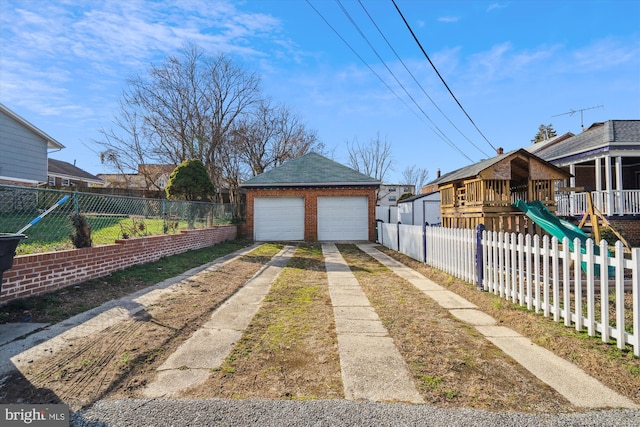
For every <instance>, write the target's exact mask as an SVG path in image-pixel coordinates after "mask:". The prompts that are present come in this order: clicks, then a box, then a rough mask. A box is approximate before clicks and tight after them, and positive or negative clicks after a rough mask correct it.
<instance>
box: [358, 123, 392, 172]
mask: <svg viewBox="0 0 640 427" xmlns="http://www.w3.org/2000/svg"><path fill="white" fill-rule="evenodd" d="M347 150H348V151H349V166H351V167H352V168H353V169H355V170H357V171H358V172H360V173H363V174H365V175H368V176H371V177H373V178H375V179H377V180H380V181H384V177H385V175H386V173H387V172H388V171H389V170H393V167H392V165H393V159H392V158H391V145H390V144H389V143H388V142H387V140H386V138H385V140H384V141H381V140H380V133H378V134H377V136H376V138H375V139H372V140H371V141H370V142H369V144H367V145H361V144H360V143H359V142H358V139H357V138H354V140H353V141H352V142H351V143H349V142H347Z"/></svg>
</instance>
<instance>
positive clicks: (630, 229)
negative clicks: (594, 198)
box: [608, 217, 640, 248]
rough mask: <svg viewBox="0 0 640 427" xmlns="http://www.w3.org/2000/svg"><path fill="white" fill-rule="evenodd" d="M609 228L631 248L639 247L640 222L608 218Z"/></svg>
mask: <svg viewBox="0 0 640 427" xmlns="http://www.w3.org/2000/svg"><path fill="white" fill-rule="evenodd" d="M608 220H609V223H610V224H611V226H612V227H613V228H614V229H615V230H616V231H617V232H619V233H620V234H622V236H623V237H624V239H625V240H626V241H627V243H629V245H631V246H632V247H635V248H637V247H639V246H640V220H639V219H635V218H631V219H612V218H611V217H609V218H608Z"/></svg>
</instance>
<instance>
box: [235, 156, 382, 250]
mask: <svg viewBox="0 0 640 427" xmlns="http://www.w3.org/2000/svg"><path fill="white" fill-rule="evenodd" d="M379 185H380V182H379V181H377V180H375V179H374V178H371V177H369V176H366V175H364V174H361V173H359V172H357V171H355V170H353V169H351V168H348V167H346V166H344V165H341V164H340V163H337V162H335V161H333V160H330V159H327V158H326V157H323V156H321V155H319V154H317V153H308V154H305V155H304V156H301V157H298V158H296V159H293V160H291V161H289V162H287V163H285V164H283V165H282V166H280V167H278V168H275V169H272V170H270V171H267V172H265V173H263V174H261V175H258V176H256V177H254V178H252V179H250V180H248V181H245V182H244V183H243V184H242V187H243V188H244V189H245V191H246V206H247V215H246V226H245V227H244V231H245V233H246V234H247V235H248V236H249V237H253V238H254V239H255V240H275V241H277V240H305V241H318V240H369V241H375V206H376V190H377V189H378V187H379Z"/></svg>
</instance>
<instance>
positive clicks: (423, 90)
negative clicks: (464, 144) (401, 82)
mask: <svg viewBox="0 0 640 427" xmlns="http://www.w3.org/2000/svg"><path fill="white" fill-rule="evenodd" d="M358 3H360V6H361V7H362V9H363V10H364V12H365V13H366V14H367V16H368V17H369V20H370V21H371V23H372V24H373V25H374V26H375V27H376V30H378V33H379V34H380V36H381V37H382V38H383V39H384V41H385V42H386V43H387V46H388V47H389V49H391V51H392V52H393V53H394V55H395V56H396V58H397V59H398V61H400V63H401V64H402V66H403V67H404V69H405V70H406V71H407V73H409V75H410V76H411V78H412V79H413V81H414V82H415V84H416V85H418V87H419V88H420V89H421V90H422V93H423V94H424V95H425V96H426V97H427V98H428V99H429V101H431V103H432V104H433V106H434V107H436V109H437V110H438V111H439V112H440V114H442V116H443V117H444V118H445V119H447V121H448V122H449V124H451V126H453V127H454V128H455V130H457V131H458V133H459V134H460V135H461V136H462V137H463V138H464V139H466V140H467V141H468V142H469V144H471V145H473V146H474V147H475V148H476V149H477V150H478V151H480V152H481V153H482V154H484V155H485V156H487V157H490V156H489V155H488V154H487V153H485V152H484V151H482V149H481V148H480V147H478V146H477V145H476V144H474V143H473V141H471V140H470V139H469V138H468V137H467V136H466V135H465V134H464V133H462V131H461V130H460V129H459V128H458V127H457V126H456V125H455V124H454V123H453V122H452V121H451V119H449V117H448V116H447V115H446V114H445V113H444V111H442V110H441V109H440V107H439V106H438V104H436V102H435V101H434V100H433V99H432V98H431V97H430V96H429V94H428V93H427V91H426V90H425V89H424V87H423V86H422V85H421V84H420V82H419V81H418V79H416V77H415V76H414V75H413V73H412V72H411V70H409V67H407V65H406V64H405V62H404V61H403V60H402V58H401V57H400V55H398V52H396V50H395V49H394V48H393V46H392V45H391V43H390V42H389V40H388V39H387V37H386V36H385V35H384V33H383V32H382V30H381V29H380V27H379V26H378V24H376V22H375V20H374V19H373V17H372V16H371V14H370V13H369V11H368V10H367V8H366V7H365V6H364V4H362V1H361V0H358Z"/></svg>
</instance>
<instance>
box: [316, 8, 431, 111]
mask: <svg viewBox="0 0 640 427" xmlns="http://www.w3.org/2000/svg"><path fill="white" fill-rule="evenodd" d="M306 1H307V4H308V5H309V6H311V8H312V9H313V10H314V11H315V12H316V13H317V14H318V16H319V17H320V18H321V19H322V20H323V21H324V23H325V24H327V26H328V27H329V28H331V29H332V30H333V32H334V33H335V34H336V35H337V36H338V37H339V38H340V40H342V42H343V43H344V44H345V45H346V46H347V47H348V48H349V49H350V50H351V52H353V54H354V55H355V56H356V57H357V58H358V59H359V60H360V61H361V62H362V63H363V64H364V65H366V66H367V68H368V69H369V70H370V71H371V72H372V73H373V74H374V75H375V76H376V77H377V78H378V80H380V81H381V82H382V84H384V85H385V86H386V87H387V89H389V90H390V91H391V93H393V94H394V95H395V97H396V98H398V99H399V100H400V101H401V102H402V103H403V104H404V105H405V106H406V107H407V108H408V109H409V111H411V112H412V113H413V114H414V115H415V116H416V117H417V118H418V119H420V116H419V115H418V113H416V112H415V111H414V110H413V109H412V108H411V107H409V104H407V103H406V102H405V101H404V100H403V99H402V98H401V97H400V96H399V95H398V94H397V93H396V92H395V91H394V90H393V89H392V88H391V87H390V86H389V85H388V84H387V82H385V81H384V79H383V78H382V77H380V75H378V73H376V72H375V70H374V69H373V68H371V66H370V65H369V64H367V62H366V61H365V60H364V59H363V58H362V57H361V56H360V55H359V54H358V52H356V51H355V49H354V48H353V47H351V45H350V44H349V42H347V41H346V40H345V39H344V38H343V37H342V36H341V35H340V33H339V32H338V30H336V29H335V28H334V27H333V26H332V25H331V24H330V23H329V21H327V20H326V18H325V17H324V16H323V15H322V13H320V11H319V10H318V9H316V8H315V7H314V6H313V5H312V4H311V2H310V1H309V0H306Z"/></svg>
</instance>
